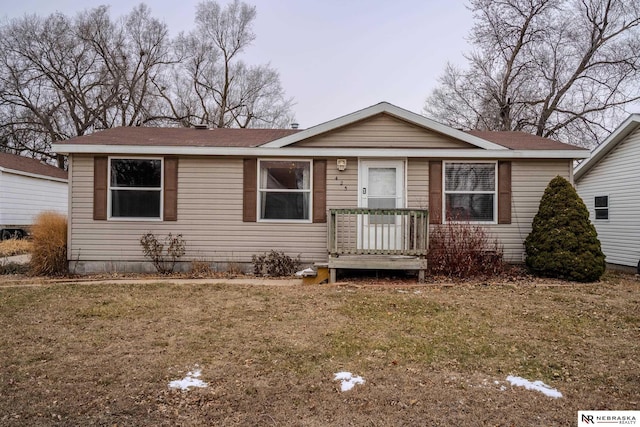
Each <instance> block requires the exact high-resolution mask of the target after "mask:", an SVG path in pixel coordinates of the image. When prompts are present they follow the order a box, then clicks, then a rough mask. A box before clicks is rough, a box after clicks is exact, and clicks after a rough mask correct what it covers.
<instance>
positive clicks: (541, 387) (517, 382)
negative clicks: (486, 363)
mask: <svg viewBox="0 0 640 427" xmlns="http://www.w3.org/2000/svg"><path fill="white" fill-rule="evenodd" d="M507 381H509V382H510V383H511V385H514V386H518V387H524V388H526V389H527V390H535V391H539V392H540V393H542V394H544V395H546V396H549V397H553V398H555V399H557V398H559V397H562V393H560V392H559V391H558V390H556V389H555V388H551V387H549V386H548V385H546V384H545V383H543V382H542V381H534V382H531V381H529V380H525V379H524V378H520V377H514V376H512V375H509V376H508V377H507Z"/></svg>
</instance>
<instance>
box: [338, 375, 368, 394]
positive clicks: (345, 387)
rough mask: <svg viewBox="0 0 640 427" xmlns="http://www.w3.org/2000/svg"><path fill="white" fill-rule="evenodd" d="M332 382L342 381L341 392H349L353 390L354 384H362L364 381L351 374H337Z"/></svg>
mask: <svg viewBox="0 0 640 427" xmlns="http://www.w3.org/2000/svg"><path fill="white" fill-rule="evenodd" d="M333 380H334V381H338V380H340V381H342V385H341V390H342V391H349V390H351V389H352V388H354V387H355V386H356V384H364V379H363V378H362V377H361V376H358V375H353V374H352V373H351V372H338V373H337V374H336V376H335V377H334V378H333Z"/></svg>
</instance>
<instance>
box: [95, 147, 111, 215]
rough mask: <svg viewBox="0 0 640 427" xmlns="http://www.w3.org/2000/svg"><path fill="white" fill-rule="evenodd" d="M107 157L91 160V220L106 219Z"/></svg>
mask: <svg viewBox="0 0 640 427" xmlns="http://www.w3.org/2000/svg"><path fill="white" fill-rule="evenodd" d="M108 166H109V159H108V158H107V157H94V158H93V219H94V220H96V221H98V220H106V219H107V176H108V174H107V170H108Z"/></svg>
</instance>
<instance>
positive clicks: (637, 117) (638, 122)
mask: <svg viewBox="0 0 640 427" xmlns="http://www.w3.org/2000/svg"><path fill="white" fill-rule="evenodd" d="M638 126H640V114H632V115H630V116H629V117H627V119H626V120H625V121H624V122H622V124H621V125H620V126H618V127H617V128H616V129H615V130H614V131H613V132H612V133H611V135H609V136H608V137H607V139H605V140H604V141H602V143H601V144H600V145H598V146H597V147H595V148H594V149H593V150H591V156H590V157H589V158H588V159H587V160H585V161H583V162H582V163H580V164H579V165H578V166H576V168H575V170H574V178H575V180H576V181H577V180H579V179H580V178H582V177H583V176H584V175H585V174H586V173H587V172H588V171H589V170H591V169H592V168H593V167H594V166H595V165H597V164H598V163H599V162H600V160H602V159H603V158H604V157H605V156H606V155H607V154H608V153H609V152H611V151H612V150H613V149H614V148H615V147H616V146H617V145H618V144H620V143H621V142H622V141H624V140H625V138H626V137H627V136H629V134H631V133H632V132H633V131H634V130H636V129H637V128H638Z"/></svg>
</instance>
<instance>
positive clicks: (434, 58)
mask: <svg viewBox="0 0 640 427" xmlns="http://www.w3.org/2000/svg"><path fill="white" fill-rule="evenodd" d="M198 2H199V0H177V1H176V0H172V1H168V0H149V1H146V2H145V3H146V4H147V5H148V6H149V7H150V8H151V11H152V14H153V16H155V17H157V18H159V19H160V20H162V21H164V22H165V23H166V24H167V25H168V27H169V30H170V31H171V35H172V36H174V35H176V34H177V33H178V32H180V31H189V30H190V29H192V28H193V27H194V24H193V20H194V15H195V6H196V4H197V3H198ZM219 2H220V3H221V4H226V3H227V2H226V1H219ZM246 2H247V3H249V4H252V5H255V6H256V8H257V18H256V21H255V25H254V32H255V34H256V40H255V41H254V42H253V44H252V46H251V47H250V48H249V49H248V50H247V52H246V55H245V56H244V59H245V61H246V62H247V63H250V64H263V63H270V64H271V66H272V67H273V68H275V69H277V70H278V71H279V73H280V79H281V82H282V85H283V87H284V89H285V90H286V92H287V95H288V96H289V97H292V98H294V101H295V106H294V112H295V116H296V120H297V121H298V122H299V123H300V127H301V128H307V127H311V126H314V125H317V124H320V123H323V122H325V121H327V120H331V119H334V118H337V117H340V116H342V115H344V114H348V113H352V112H354V111H357V110H360V109H362V108H365V107H368V106H370V105H373V104H377V103H378V102H381V101H388V102H391V103H392V104H395V105H397V106H399V107H402V108H405V109H407V110H410V111H414V112H416V113H420V112H421V111H422V107H423V105H424V101H425V99H426V97H427V95H428V94H429V93H430V91H431V90H432V89H433V88H434V87H435V85H436V83H437V78H438V77H439V76H440V75H441V74H442V72H443V70H444V67H445V65H446V63H447V61H449V62H452V63H455V64H459V65H464V64H465V61H464V59H463V57H462V53H463V52H467V51H469V45H468V43H467V41H466V38H467V36H468V34H469V31H470V30H471V26H472V16H471V12H470V11H469V10H467V9H466V8H465V2H464V1H463V0H395V1H390V0H384V1H383V0H246ZM4 3H5V4H4V5H3V6H2V9H1V10H0V16H4V17H6V18H13V17H19V16H22V15H24V14H26V13H29V14H30V13H36V14H38V15H48V14H50V13H53V12H56V11H59V12H62V13H64V14H67V15H74V14H75V13H76V12H79V11H81V10H84V9H86V8H91V7H95V6H98V5H101V4H107V5H109V6H110V10H111V15H112V17H118V16H121V15H123V14H126V13H128V12H130V11H131V9H132V8H133V5H135V4H137V3H134V2H131V1H130V0H126V1H125V0H111V1H100V0H15V1H11V0H5V2H4Z"/></svg>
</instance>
